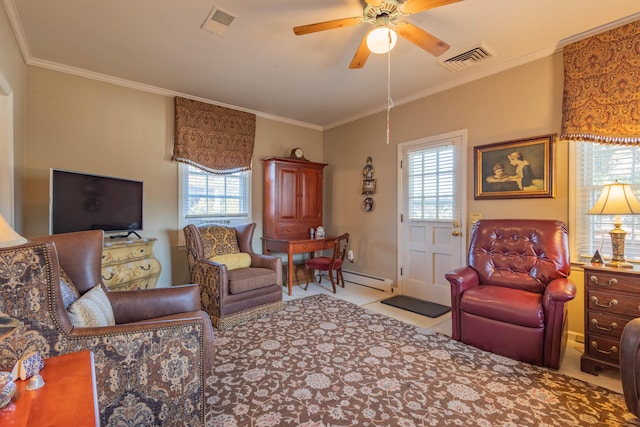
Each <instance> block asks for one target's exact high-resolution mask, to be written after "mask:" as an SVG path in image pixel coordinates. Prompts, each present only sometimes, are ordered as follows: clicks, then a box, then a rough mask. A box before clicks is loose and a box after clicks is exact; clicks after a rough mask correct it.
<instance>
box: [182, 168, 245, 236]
mask: <svg viewBox="0 0 640 427" xmlns="http://www.w3.org/2000/svg"><path fill="white" fill-rule="evenodd" d="M181 168H182V173H183V175H182V191H181V199H182V213H183V218H184V220H185V221H184V222H185V224H188V223H194V222H195V223H198V222H204V221H212V222H215V220H216V219H221V218H242V219H245V220H246V219H247V218H248V217H249V182H250V172H249V171H243V172H236V173H233V174H224V175H223V174H213V173H209V172H205V171H203V170H200V169H198V168H195V167H193V166H189V165H181ZM198 220H200V221H198ZM203 220H204V221H203Z"/></svg>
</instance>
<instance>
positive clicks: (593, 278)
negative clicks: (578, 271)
mask: <svg viewBox="0 0 640 427" xmlns="http://www.w3.org/2000/svg"><path fill="white" fill-rule="evenodd" d="M591 281H592V282H593V284H594V285H598V286H604V287H610V286H613V285H615V284H616V283H618V279H616V278H615V277H612V278H611V279H609V280H608V281H607V283H603V284H600V283H598V276H595V275H594V276H591Z"/></svg>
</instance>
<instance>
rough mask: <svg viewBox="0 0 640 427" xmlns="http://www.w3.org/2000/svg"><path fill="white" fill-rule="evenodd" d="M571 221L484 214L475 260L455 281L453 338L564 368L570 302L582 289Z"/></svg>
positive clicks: (473, 245) (453, 274)
mask: <svg viewBox="0 0 640 427" xmlns="http://www.w3.org/2000/svg"><path fill="white" fill-rule="evenodd" d="M569 273H570V262H569V249H568V236H567V227H566V225H565V224H564V223H562V222H560V221H553V220H522V219H518V220H515V219H514V220H509V219H506V220H505V219H500V220H481V221H478V222H476V223H475V224H474V226H473V229H472V235H471V241H470V245H469V254H468V266H467V267H462V268H458V269H456V270H453V271H450V272H449V273H447V274H446V275H445V276H446V278H447V280H448V281H449V282H450V283H451V313H452V316H451V321H452V335H453V338H454V339H456V340H459V341H462V342H463V343H465V344H469V345H472V346H474V347H478V348H481V349H484V350H487V351H490V352H493V353H497V354H501V355H503V356H506V357H510V358H513V359H518V360H521V361H523V362H528V363H531V364H534V365H542V366H546V367H549V368H553V369H558V367H559V366H560V361H561V360H562V355H563V352H564V347H565V345H566V335H567V334H566V319H567V308H566V305H565V303H566V302H567V301H570V300H572V299H573V298H574V297H575V295H576V286H575V284H574V283H573V282H571V281H570V280H569V279H568V278H567V277H568V276H569Z"/></svg>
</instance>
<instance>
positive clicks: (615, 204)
mask: <svg viewBox="0 0 640 427" xmlns="http://www.w3.org/2000/svg"><path fill="white" fill-rule="evenodd" d="M587 213H588V214H589V215H615V217H614V220H613V225H614V227H615V228H614V229H613V230H611V231H610V232H609V235H610V236H611V248H612V249H613V257H612V259H611V261H610V262H608V263H606V264H605V265H606V266H607V267H613V268H632V267H633V265H631V264H629V263H628V262H626V261H625V259H624V239H625V236H626V235H627V233H626V232H625V231H624V230H623V229H622V228H620V225H621V222H620V215H636V214H640V202H639V201H638V199H636V196H635V195H634V194H633V190H631V186H630V185H629V184H622V183H620V182H618V180H616V181H615V182H614V183H613V184H607V185H604V186H603V188H602V193H600V197H599V198H598V200H597V201H596V204H595V205H593V207H592V208H591V209H590V210H589V212H587Z"/></svg>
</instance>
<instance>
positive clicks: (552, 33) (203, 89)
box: [3, 0, 640, 129]
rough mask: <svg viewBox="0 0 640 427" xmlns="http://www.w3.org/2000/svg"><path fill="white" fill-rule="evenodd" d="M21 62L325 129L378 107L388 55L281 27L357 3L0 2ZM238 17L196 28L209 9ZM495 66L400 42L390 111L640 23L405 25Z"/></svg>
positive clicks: (623, 18)
mask: <svg viewBox="0 0 640 427" xmlns="http://www.w3.org/2000/svg"><path fill="white" fill-rule="evenodd" d="M3 1H4V4H5V8H6V9H7V13H8V14H9V18H10V20H11V22H12V25H13V27H14V31H15V32H16V37H17V39H18V42H19V44H20V46H21V49H22V51H23V54H24V56H25V61H26V62H27V63H28V64H33V65H37V66H43V67H48V68H52V69H57V70H62V71H66V72H71V73H74V74H78V75H83V76H88V77H93V78H97V79H100V80H105V81H111V82H116V83H119V84H125V85H127V86H131V87H139V88H142V89H146V90H150V91H152V92H156V93H162V94H168V95H181V96H186V97H190V98H194V99H199V100H203V101H208V102H212V103H215V104H219V105H225V106H230V107H233V108H236V109H241V110H245V111H251V112H255V113H257V114H259V115H262V116H266V117H273V118H278V119H283V120H285V121H291V122H294V123H298V124H302V125H306V126H309V127H312V128H317V129H327V128H330V127H333V126H335V125H338V124H341V123H345V122H348V121H351V120H353V119H355V118H359V117H363V116H366V115H368V114H371V113H373V112H377V111H383V110H384V109H386V106H387V55H374V54H372V55H371V56H370V57H369V60H368V61H367V63H366V65H365V66H364V68H362V69H355V70H352V69H349V63H350V62H351V59H352V57H353V55H354V53H355V51H356V49H357V48H358V45H359V44H360V41H361V40H362V37H363V36H364V34H365V33H366V32H367V31H368V30H369V29H370V28H371V26H370V24H366V23H363V24H360V25H357V26H354V27H348V28H340V29H335V30H330V31H324V32H319V33H314V34H307V35H303V36H296V35H294V34H293V31H292V27H294V26H298V25H304V24H311V23H315V22H318V21H328V20H333V19H338V18H346V17H354V16H362V8H363V5H364V1H361V0H107V1H104V0H102V1H95V0H56V1H32V0H3ZM214 6H215V7H217V8H219V9H222V10H224V11H226V12H229V13H231V14H233V15H235V16H237V18H236V19H235V21H234V22H233V23H232V24H231V26H230V27H229V28H228V29H227V30H226V32H225V33H224V34H223V35H222V36H219V35H215V34H211V33H209V32H206V31H204V30H203V29H201V26H202V24H203V23H204V22H205V20H206V19H207V17H208V15H209V13H210V12H211V11H212V9H213V7H214ZM404 19H405V20H407V21H410V22H412V23H414V24H416V25H418V26H419V27H421V28H422V29H424V30H426V31H428V32H430V33H431V34H433V35H435V36H436V37H438V38H440V39H442V40H444V41H445V42H447V43H449V44H450V45H451V49H450V50H449V51H447V52H446V53H444V54H443V55H442V56H441V57H440V58H439V59H447V58H449V57H451V56H454V55H456V54H458V53H461V52H464V51H466V50H469V49H471V48H473V47H476V46H477V45H479V44H480V43H484V44H485V45H487V46H488V47H489V48H491V49H492V50H493V51H494V52H495V53H496V56H495V57H493V58H490V59H488V60H485V61H483V62H480V63H478V64H476V65H473V66H472V67H469V68H467V69H464V70H462V71H457V72H451V71H449V70H447V69H445V68H444V67H443V66H441V65H439V64H438V63H437V62H436V58H434V57H433V56H431V55H430V54H428V53H427V52H425V51H424V50H422V49H420V48H419V47H417V46H415V45H413V44H412V43H410V42H409V41H407V40H405V39H400V40H398V44H397V45H396V48H395V49H394V50H393V51H392V52H391V96H392V98H393V100H394V103H395V105H399V104H401V103H404V102H408V101H411V100H414V99H417V98H421V97H423V96H426V95H428V94H431V93H435V92H438V91H441V90H444V89H447V88H450V87H453V86H457V85H460V84H463V83H466V82H469V81H472V80H474V79H477V78H479V77H483V76H486V75H490V74H493V73H496V72H499V71H502V70H505V69H508V68H511V67H514V66H517V65H520V64H523V63H526V62H528V61H531V60H535V59H538V58H540V57H543V56H547V55H550V54H552V53H553V52H555V51H557V50H558V49H559V48H560V47H562V46H564V45H565V44H567V43H568V42H571V41H574V40H577V39H579V38H581V37H583V36H585V35H589V34H593V33H595V32H598V31H602V30H604V29H607V28H610V27H613V26H617V25H621V24H624V23H627V22H631V21H634V20H637V19H640V2H639V1H637V0H607V1H602V0H536V1H523V0H464V1H460V2H458V3H453V4H450V5H446V6H442V7H438V8H435V9H431V10H427V11H423V12H420V13H417V14H414V15H411V16H408V17H406V18H404Z"/></svg>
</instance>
